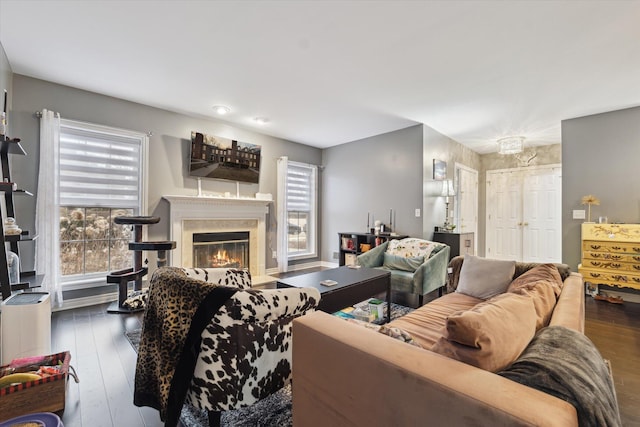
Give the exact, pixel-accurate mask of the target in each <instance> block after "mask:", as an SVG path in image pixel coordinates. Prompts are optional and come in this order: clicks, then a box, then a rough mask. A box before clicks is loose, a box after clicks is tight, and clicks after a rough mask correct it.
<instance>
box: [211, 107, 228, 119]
mask: <svg viewBox="0 0 640 427" xmlns="http://www.w3.org/2000/svg"><path fill="white" fill-rule="evenodd" d="M213 111H215V112H216V114H219V115H221V116H224V115H225V114H229V113H230V112H231V108H229V107H225V106H224V105H214V107H213Z"/></svg>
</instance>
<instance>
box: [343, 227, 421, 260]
mask: <svg viewBox="0 0 640 427" xmlns="http://www.w3.org/2000/svg"><path fill="white" fill-rule="evenodd" d="M407 237H409V236H405V235H397V236H396V235H391V234H388V233H381V234H371V233H354V232H349V233H338V247H339V248H340V251H339V257H338V262H339V264H340V265H341V266H342V265H351V264H354V263H355V257H357V256H358V255H360V254H362V253H364V252H366V251H363V250H362V249H364V248H363V247H362V246H361V245H369V249H373V248H375V247H376V246H378V245H380V244H382V243H384V242H386V241H388V240H395V239H398V240H400V239H404V238H407Z"/></svg>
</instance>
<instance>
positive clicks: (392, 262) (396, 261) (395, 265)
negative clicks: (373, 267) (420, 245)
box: [382, 252, 424, 273]
mask: <svg viewBox="0 0 640 427" xmlns="http://www.w3.org/2000/svg"><path fill="white" fill-rule="evenodd" d="M422 263H424V257H423V256H416V257H403V256H399V255H391V254H389V253H387V252H385V253H384V261H383V263H382V267H384V268H387V269H389V270H402V271H408V272H411V273H413V272H414V271H416V270H417V269H418V267H420V266H421V265H422Z"/></svg>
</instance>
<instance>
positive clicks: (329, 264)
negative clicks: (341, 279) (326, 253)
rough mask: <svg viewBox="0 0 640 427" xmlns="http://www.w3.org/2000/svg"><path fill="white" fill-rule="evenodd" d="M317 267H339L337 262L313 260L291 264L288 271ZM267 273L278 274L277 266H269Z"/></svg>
mask: <svg viewBox="0 0 640 427" xmlns="http://www.w3.org/2000/svg"><path fill="white" fill-rule="evenodd" d="M317 267H323V268H337V267H339V266H338V264H337V263H335V262H327V261H313V262H306V263H304V264H292V265H290V266H289V268H288V271H300V270H306V269H308V268H317ZM266 274H267V275H269V276H270V275H272V274H278V268H277V267H276V268H269V269H267V271H266Z"/></svg>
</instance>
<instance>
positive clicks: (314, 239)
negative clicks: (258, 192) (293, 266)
mask: <svg viewBox="0 0 640 427" xmlns="http://www.w3.org/2000/svg"><path fill="white" fill-rule="evenodd" d="M291 166H294V167H296V168H300V169H307V170H309V171H310V181H311V182H310V186H309V190H310V191H311V192H312V194H311V196H310V197H309V202H310V204H311V208H310V209H309V218H308V220H307V231H306V233H307V236H306V238H307V247H308V249H309V250H308V251H306V252H296V253H295V254H291V253H290V252H289V249H288V237H287V258H288V259H289V260H290V261H294V260H300V259H308V258H317V256H318V167H317V166H316V165H311V164H308V163H301V162H294V161H291V160H288V161H287V178H286V183H285V186H287V187H288V184H289V168H290V167H291ZM288 197H289V192H288V191H287V199H288ZM289 212H299V211H297V210H296V211H294V210H289V208H288V204H287V201H285V213H284V220H285V222H286V228H287V230H286V232H285V234H286V235H287V236H288V235H289V221H288V219H289Z"/></svg>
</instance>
